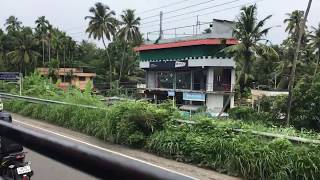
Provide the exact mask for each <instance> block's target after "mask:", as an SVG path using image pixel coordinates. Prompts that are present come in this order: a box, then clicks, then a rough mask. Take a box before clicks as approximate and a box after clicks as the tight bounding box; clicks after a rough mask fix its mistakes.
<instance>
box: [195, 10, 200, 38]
mask: <svg viewBox="0 0 320 180" xmlns="http://www.w3.org/2000/svg"><path fill="white" fill-rule="evenodd" d="M199 25H200V23H199V15H197V23H196V35H198V26H199ZM199 33H200V30H199Z"/></svg>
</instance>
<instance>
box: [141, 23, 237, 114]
mask: <svg viewBox="0 0 320 180" xmlns="http://www.w3.org/2000/svg"><path fill="white" fill-rule="evenodd" d="M232 26H233V22H231V21H225V20H217V19H215V20H213V23H212V25H211V33H207V34H201V35H194V36H189V37H183V38H173V39H161V40H158V42H150V41H147V42H145V43H144V44H143V45H141V46H140V47H137V48H135V51H137V52H139V55H140V68H142V69H144V70H145V74H146V76H145V79H146V85H144V86H143V85H140V86H139V87H140V92H141V91H143V93H144V94H145V96H146V98H149V99H153V100H154V101H156V102H157V101H159V100H165V99H168V98H171V99H174V101H175V102H176V104H177V105H179V106H180V108H181V109H184V110H188V109H190V111H191V110H196V109H197V108H201V107H202V106H206V107H207V111H208V112H211V113H218V112H220V111H221V109H222V108H223V106H224V105H225V103H226V101H227V99H228V97H229V95H230V94H231V95H232V98H231V102H230V104H228V108H230V107H233V106H234V88H233V86H234V84H235V66H236V65H235V61H234V59H233V57H229V56H227V55H226V54H225V53H224V52H222V51H221V50H222V49H224V48H225V47H227V46H230V45H235V44H237V43H238V41H237V40H236V39H234V38H233V36H232V31H233V28H232ZM139 87H138V88H139Z"/></svg>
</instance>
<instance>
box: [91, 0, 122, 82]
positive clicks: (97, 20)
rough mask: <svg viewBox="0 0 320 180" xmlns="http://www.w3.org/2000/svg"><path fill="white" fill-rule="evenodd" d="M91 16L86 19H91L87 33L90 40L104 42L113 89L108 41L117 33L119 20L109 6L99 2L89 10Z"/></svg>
mask: <svg viewBox="0 0 320 180" xmlns="http://www.w3.org/2000/svg"><path fill="white" fill-rule="evenodd" d="M89 12H90V13H91V14H92V15H91V16H86V17H85V19H89V24H88V27H87V29H86V32H87V33H88V34H89V38H91V37H93V38H94V39H98V40H102V43H103V45H104V47H105V50H106V53H107V59H108V61H109V80H110V88H111V87H112V64H111V59H110V56H109V53H108V47H107V44H106V40H109V41H110V40H111V39H112V37H113V36H114V35H115V33H116V26H117V20H116V19H115V18H114V16H115V12H114V11H112V10H110V8H109V6H107V5H105V4H103V3H101V2H98V3H96V4H95V6H94V7H91V8H90V9H89Z"/></svg>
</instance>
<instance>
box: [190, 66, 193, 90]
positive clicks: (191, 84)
mask: <svg viewBox="0 0 320 180" xmlns="http://www.w3.org/2000/svg"><path fill="white" fill-rule="evenodd" d="M190 79H191V82H190V89H191V90H193V70H191V78H190Z"/></svg>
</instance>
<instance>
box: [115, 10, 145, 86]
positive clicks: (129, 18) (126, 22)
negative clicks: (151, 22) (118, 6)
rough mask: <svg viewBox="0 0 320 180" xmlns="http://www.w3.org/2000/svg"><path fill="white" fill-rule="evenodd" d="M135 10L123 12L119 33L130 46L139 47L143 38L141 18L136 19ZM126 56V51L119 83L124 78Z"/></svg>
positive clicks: (123, 53)
mask: <svg viewBox="0 0 320 180" xmlns="http://www.w3.org/2000/svg"><path fill="white" fill-rule="evenodd" d="M134 12H135V11H134V10H132V9H127V10H124V11H123V14H122V15H121V21H120V23H119V24H120V29H119V31H118V37H119V38H120V39H121V40H123V41H124V42H125V43H127V44H128V45H133V46H135V45H137V44H139V43H141V40H142V36H141V33H140V30H139V25H140V20H141V19H140V17H136V16H135V14H134ZM124 55H125V51H123V52H122V60H121V65H120V72H119V82H120V81H121V77H122V69H123V63H124Z"/></svg>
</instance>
